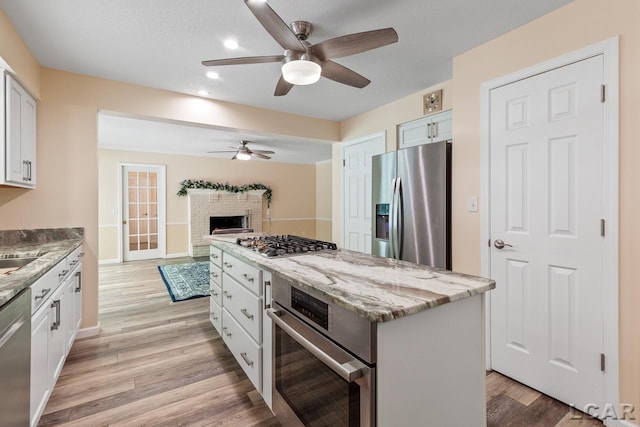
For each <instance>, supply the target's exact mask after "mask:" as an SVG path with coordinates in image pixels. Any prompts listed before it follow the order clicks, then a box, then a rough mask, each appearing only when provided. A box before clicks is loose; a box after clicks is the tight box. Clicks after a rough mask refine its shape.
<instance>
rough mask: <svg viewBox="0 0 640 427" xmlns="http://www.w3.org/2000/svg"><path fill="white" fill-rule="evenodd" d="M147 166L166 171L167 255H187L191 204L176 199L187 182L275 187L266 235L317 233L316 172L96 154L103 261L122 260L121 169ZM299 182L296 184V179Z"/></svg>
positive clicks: (267, 164)
mask: <svg viewBox="0 0 640 427" xmlns="http://www.w3.org/2000/svg"><path fill="white" fill-rule="evenodd" d="M120 163H143V164H153V165H165V166H166V202H167V216H166V218H167V255H169V256H170V255H175V254H185V253H187V251H188V243H189V242H188V233H187V223H188V216H187V210H188V203H187V201H188V198H187V197H179V196H177V195H176V193H177V192H178V190H179V189H180V182H181V181H183V180H185V179H204V180H208V181H213V182H229V183H230V184H232V185H242V184H253V183H260V184H264V185H267V186H269V187H271V189H272V192H273V193H272V202H271V208H270V211H271V218H272V222H271V224H269V223H268V221H266V203H265V210H264V214H263V216H264V217H265V218H264V220H265V221H264V222H263V229H264V230H265V231H268V230H269V228H271V229H272V231H273V232H276V233H278V234H287V233H290V234H300V235H304V236H309V237H313V236H314V235H315V233H316V224H315V222H316V221H315V218H316V166H315V165H302V164H290V163H273V162H266V161H265V162H261V161H250V162H242V161H230V160H228V159H220V158H212V157H197V156H180V155H175V154H159V153H143V152H134V151H121V150H105V149H99V150H98V169H99V179H98V185H99V187H98V194H99V210H98V223H99V225H100V246H99V249H100V250H99V254H100V255H99V258H100V260H113V259H117V258H118V243H117V237H118V235H117V230H118V229H117V221H118V214H117V212H118V209H119V201H118V176H117V175H118V165H119V164H120ZM292 178H295V179H292Z"/></svg>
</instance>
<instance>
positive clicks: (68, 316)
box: [61, 270, 77, 356]
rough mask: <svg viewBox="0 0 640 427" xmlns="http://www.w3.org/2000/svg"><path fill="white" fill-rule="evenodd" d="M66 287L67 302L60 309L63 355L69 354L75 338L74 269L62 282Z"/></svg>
mask: <svg viewBox="0 0 640 427" xmlns="http://www.w3.org/2000/svg"><path fill="white" fill-rule="evenodd" d="M63 286H65V287H66V290H65V300H64V301H65V302H66V303H67V304H65V305H64V307H62V308H63V309H64V310H63V311H62V314H61V317H62V324H63V325H64V328H63V329H64V336H65V343H64V354H65V356H66V355H67V354H69V351H70V350H71V346H72V345H73V341H75V339H76V332H77V330H76V328H75V320H74V314H75V313H74V308H75V290H76V276H75V270H74V271H73V272H72V273H71V274H70V275H69V277H67V280H66V281H65V282H64V285H63Z"/></svg>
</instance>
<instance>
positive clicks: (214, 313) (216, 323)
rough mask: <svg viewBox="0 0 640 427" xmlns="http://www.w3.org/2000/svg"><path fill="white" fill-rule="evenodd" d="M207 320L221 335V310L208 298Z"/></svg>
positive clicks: (214, 301)
mask: <svg viewBox="0 0 640 427" xmlns="http://www.w3.org/2000/svg"><path fill="white" fill-rule="evenodd" d="M209 320H210V321H211V324H212V325H213V327H214V328H216V331H218V333H219V334H222V308H221V307H220V306H219V305H218V303H217V302H216V300H214V299H213V297H210V298H209Z"/></svg>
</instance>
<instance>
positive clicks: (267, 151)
mask: <svg viewBox="0 0 640 427" xmlns="http://www.w3.org/2000/svg"><path fill="white" fill-rule="evenodd" d="M251 152H252V153H260V154H276V152H275V151H271V150H251Z"/></svg>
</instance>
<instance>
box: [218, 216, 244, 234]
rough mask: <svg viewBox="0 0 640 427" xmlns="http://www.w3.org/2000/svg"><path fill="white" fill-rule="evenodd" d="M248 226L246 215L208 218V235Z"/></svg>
mask: <svg viewBox="0 0 640 427" xmlns="http://www.w3.org/2000/svg"><path fill="white" fill-rule="evenodd" d="M248 224H249V216H248V215H236V216H210V217H209V234H214V231H216V230H223V229H227V228H247V227H248Z"/></svg>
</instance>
